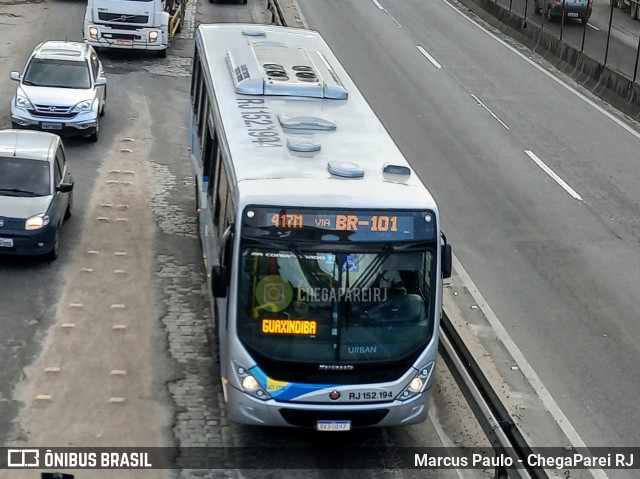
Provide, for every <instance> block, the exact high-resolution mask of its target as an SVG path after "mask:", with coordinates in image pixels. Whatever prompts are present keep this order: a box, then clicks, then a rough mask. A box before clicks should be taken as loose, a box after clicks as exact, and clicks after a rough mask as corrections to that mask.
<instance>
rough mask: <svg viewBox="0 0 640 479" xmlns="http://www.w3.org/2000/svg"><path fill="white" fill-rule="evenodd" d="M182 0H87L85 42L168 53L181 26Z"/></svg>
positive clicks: (100, 45) (102, 46)
mask: <svg viewBox="0 0 640 479" xmlns="http://www.w3.org/2000/svg"><path fill="white" fill-rule="evenodd" d="M185 3H186V1H185V0H88V2H87V9H86V12H85V17H84V28H83V36H84V41H85V42H86V43H89V44H90V45H92V46H93V47H94V48H96V49H98V48H120V49H128V50H132V49H133V50H152V51H156V52H157V53H158V55H159V56H161V57H164V56H166V54H167V47H168V46H169V39H170V38H171V37H172V36H173V35H174V34H175V33H177V32H179V31H180V29H181V27H182V21H183V18H184V4H185Z"/></svg>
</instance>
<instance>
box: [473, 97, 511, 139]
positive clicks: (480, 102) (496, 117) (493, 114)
mask: <svg viewBox="0 0 640 479" xmlns="http://www.w3.org/2000/svg"><path fill="white" fill-rule="evenodd" d="M471 96H472V97H473V99H474V100H475V101H477V102H478V104H479V105H480V106H481V107H482V108H484V109H485V110H487V111H488V112H489V115H491V116H492V117H494V118H495V119H496V121H497V122H498V123H500V124H501V125H502V126H504V127H505V128H506V129H507V130H508V129H509V127H508V126H507V125H506V124H505V122H504V121H502V120H501V119H500V118H498V115H496V114H495V113H494V112H492V111H491V110H490V109H489V107H488V106H487V105H485V104H484V103H482V101H480V98H478V97H477V96H475V95H474V94H473V93H471Z"/></svg>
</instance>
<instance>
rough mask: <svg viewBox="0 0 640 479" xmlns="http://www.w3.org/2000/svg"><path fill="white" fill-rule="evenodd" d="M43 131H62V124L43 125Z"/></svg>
mask: <svg viewBox="0 0 640 479" xmlns="http://www.w3.org/2000/svg"><path fill="white" fill-rule="evenodd" d="M42 129H43V130H62V123H44V122H43V123H42Z"/></svg>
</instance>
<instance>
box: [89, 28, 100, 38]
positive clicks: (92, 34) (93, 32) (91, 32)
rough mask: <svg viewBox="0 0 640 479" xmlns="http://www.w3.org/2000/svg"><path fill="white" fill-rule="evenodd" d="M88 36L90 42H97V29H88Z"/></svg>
mask: <svg viewBox="0 0 640 479" xmlns="http://www.w3.org/2000/svg"><path fill="white" fill-rule="evenodd" d="M89 36H90V37H91V39H92V40H97V39H98V29H97V28H96V27H90V28H89Z"/></svg>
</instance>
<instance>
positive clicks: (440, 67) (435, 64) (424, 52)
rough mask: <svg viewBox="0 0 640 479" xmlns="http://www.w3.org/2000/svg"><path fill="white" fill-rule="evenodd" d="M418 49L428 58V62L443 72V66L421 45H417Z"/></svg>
mask: <svg viewBox="0 0 640 479" xmlns="http://www.w3.org/2000/svg"><path fill="white" fill-rule="evenodd" d="M416 48H417V49H418V50H419V51H420V53H422V54H423V55H424V56H425V57H427V60H429V61H430V62H431V63H433V66H434V67H436V68H437V69H438V70H442V65H440V64H439V63H438V62H437V61H436V59H435V58H433V57H432V56H431V55H429V53H428V52H427V51H426V50H425V49H424V48H422V47H421V46H420V45H416Z"/></svg>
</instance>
